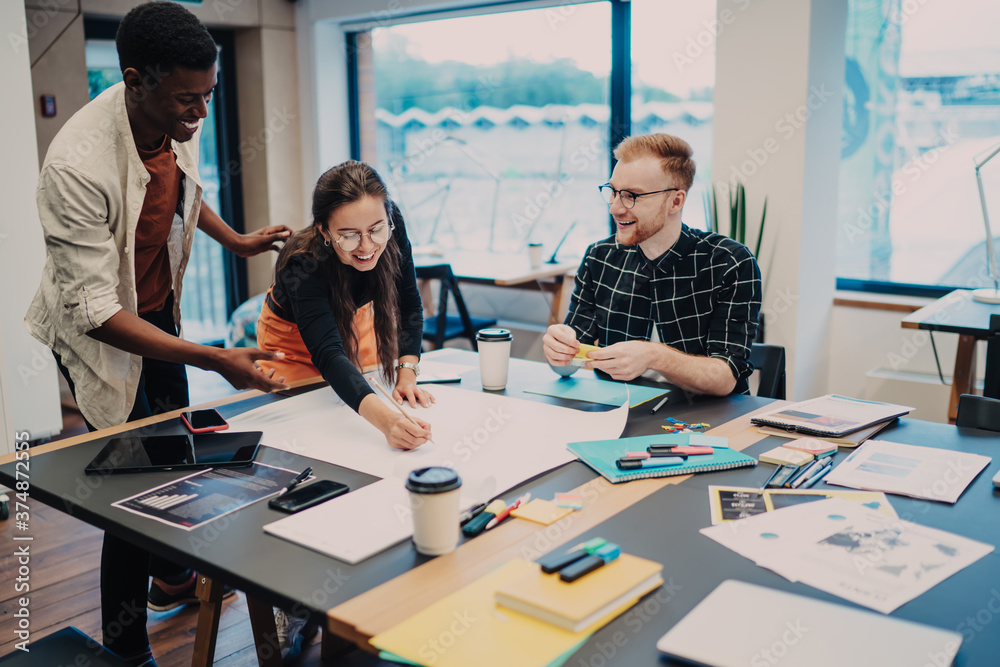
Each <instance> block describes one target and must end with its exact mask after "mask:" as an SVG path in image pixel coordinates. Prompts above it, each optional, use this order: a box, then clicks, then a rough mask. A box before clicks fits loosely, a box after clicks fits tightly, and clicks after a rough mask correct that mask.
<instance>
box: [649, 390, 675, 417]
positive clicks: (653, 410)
mask: <svg viewBox="0 0 1000 667" xmlns="http://www.w3.org/2000/svg"><path fill="white" fill-rule="evenodd" d="M669 397H670V394H667V395H666V396H664V397H663V398H661V399H660V401H659V402H658V403H657V404H656V405H654V406H653V409H652V410H650V411H649V414H651V415H655V414H656V411H657V410H659V409H660V408H662V407H663V406H664V404H666V402H667V398H669Z"/></svg>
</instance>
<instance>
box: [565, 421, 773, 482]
mask: <svg viewBox="0 0 1000 667" xmlns="http://www.w3.org/2000/svg"><path fill="white" fill-rule="evenodd" d="M699 435H700V436H701V438H698V439H696V438H695V436H699ZM678 436H683V437H684V438H685V439H687V440H688V442H684V443H680V442H673V439H675V438H677V437H678ZM704 438H712V439H714V440H720V438H713V437H712V436H705V435H701V434H699V433H679V434H673V435H669V436H663V435H644V436H639V437H635V438H619V439H618V440H591V441H589V442H571V443H569V444H568V445H567V447H568V448H569V450H570V451H571V452H573V453H574V454H576V455H577V457H579V459H580V460H581V461H583V462H584V463H586V464H587V465H588V466H590V467H591V468H593V469H594V470H596V471H597V472H598V473H600V475H601V476H602V477H604V479H606V480H608V481H609V482H611V483H612V484H617V483H619V482H630V481H632V480H634V479H646V478H648V477H671V476H674V475H690V474H692V473H700V472H711V471H713V470H729V469H730V468H743V467H748V466H755V465H757V460H756V459H755V458H753V457H752V456H747V455H746V454H742V453H740V452H737V451H735V450H732V449H729V448H722V447H716V449H715V453H714V454H709V455H705V456H690V457H688V459H687V461H685V462H684V463H681V464H678V465H672V466H669V467H664V468H644V469H641V470H619V469H618V467H617V466H616V465H615V462H616V461H617V460H618V459H619V458H621V457H622V456H624V455H625V454H626V453H628V452H635V451H644V450H645V449H646V448H647V447H649V446H650V445H654V444H657V445H658V444H671V445H680V444H691V445H695V444H703V443H702V439H704ZM721 440H725V439H724V438H721Z"/></svg>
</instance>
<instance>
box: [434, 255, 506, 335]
mask: <svg viewBox="0 0 1000 667" xmlns="http://www.w3.org/2000/svg"><path fill="white" fill-rule="evenodd" d="M416 272H417V279H418V280H439V281H441V291H440V293H439V294H438V303H437V314H436V315H434V316H433V317H428V318H427V319H425V320H424V335H423V338H424V340H426V341H429V342H430V344H431V346H432V348H433V349H435V350H436V349H439V348H441V347H443V346H444V343H445V341H447V340H451V339H452V338H460V337H464V338H468V339H469V342H470V343H471V344H472V349H473V350H475V349H477V344H476V332H477V331H479V330H480V329H485V328H487V327H492V326H494V325H496V323H497V321H496V320H491V319H484V318H476V317H471V316H470V315H469V309H468V308H466V306H465V299H464V298H463V297H462V291H461V290H460V289H459V287H458V279H456V278H455V274H454V272H453V271H452V270H451V265H450V264H435V265H434V266H418V267H416ZM449 298H451V299H452V300H454V302H455V310H456V311H458V315H448V301H449Z"/></svg>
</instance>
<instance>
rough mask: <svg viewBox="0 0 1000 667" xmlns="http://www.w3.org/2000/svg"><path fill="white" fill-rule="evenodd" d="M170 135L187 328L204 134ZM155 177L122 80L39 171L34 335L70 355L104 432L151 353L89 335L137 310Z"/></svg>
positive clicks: (75, 120)
mask: <svg viewBox="0 0 1000 667" xmlns="http://www.w3.org/2000/svg"><path fill="white" fill-rule="evenodd" d="M200 134H201V131H200V129H199V132H198V134H196V135H195V137H194V138H193V139H191V140H190V141H187V142H185V143H177V142H176V141H171V144H172V147H173V150H174V153H175V154H176V156H177V165H178V167H180V169H181V171H182V172H183V173H184V179H183V181H182V187H183V191H182V192H183V195H182V196H183V206H182V210H183V215H179V214H175V215H174V221H173V225H172V227H171V230H170V236H169V239H168V241H167V247H168V252H169V254H170V269H171V273H172V277H173V290H174V320H175V321H176V322H177V323H178V325H179V324H180V303H181V279H182V277H183V276H184V269H185V267H186V266H187V261H188V257H189V255H190V254H191V244H192V242H193V240H194V232H195V229H196V227H197V224H198V215H199V213H200V210H201V195H202V190H201V181H200V179H199V177H198V139H199V137H200ZM148 183H149V173H148V172H147V171H146V169H145V167H143V165H142V160H141V159H140V158H139V153H138V152H137V151H136V147H135V141H134V140H133V138H132V130H131V127H130V126H129V121H128V114H127V111H126V108H125V85H124V84H121V83H119V84H117V85H115V86H112V87H111V88H109V89H108V90H106V91H104V92H103V93H101V94H100V95H99V96H98V97H97V98H96V99H94V100H93V101H92V102H90V103H89V104H88V105H87V106H85V107H84V108H82V109H81V110H80V111H78V112H77V113H75V114H74V115H73V117H72V118H70V119H69V120H68V121H67V122H66V124H65V125H64V126H63V128H62V129H61V130H60V131H59V133H58V134H57V135H56V137H55V139H53V140H52V144H51V145H50V146H49V150H48V153H47V154H46V156H45V162H44V163H43V165H42V170H41V173H40V174H39V176H38V191H37V201H38V216H39V219H40V220H41V223H42V231H43V232H44V234H45V253H46V258H45V266H44V268H43V269H42V282H41V285H40V286H39V288H38V292H37V293H36V294H35V298H34V300H33V301H32V303H31V306H30V307H29V309H28V313H27V315H26V316H25V318H24V321H25V324H26V325H27V327H28V331H29V332H30V333H31V335H33V336H34V337H35V338H37V339H38V340H39V341H41V342H42V343H44V344H45V345H48V346H49V347H50V348H51V349H52V350H54V351H55V352H56V353H57V354H58V355H59V356H60V357H61V358H62V362H63V364H64V365H65V366H66V368H67V370H69V374H70V377H71V378H72V380H73V383H74V385H76V400H77V403H78V404H79V406H80V410H81V412H83V416H84V417H85V418H86V419H87V421H89V422H90V423H91V424H93V425H94V426H95V427H97V428H106V427H108V426H115V425H117V424H121V423H123V422H125V421H126V419H127V418H128V415H129V413H130V412H131V410H132V405H133V403H134V402H135V393H136V386H137V384H138V381H139V374H140V372H141V370H142V357H140V356H138V355H134V354H130V353H128V352H125V351H123V350H120V349H118V348H116V347H112V346H110V345H106V344H104V343H101V342H99V341H97V340H95V339H93V338H91V337H90V336H88V335H87V332H88V331H91V330H93V329H96V328H97V327H99V326H101V325H102V324H104V323H105V322H106V321H107V320H108V319H109V318H110V317H111V316H112V315H114V314H115V313H117V312H118V311H119V310H121V309H124V310H125V311H127V312H130V313H135V312H136V288H135V262H134V260H133V259H132V257H133V254H134V250H135V228H136V224H137V223H138V221H139V213H140V212H141V211H142V203H143V199H144V198H145V196H146V186H147V184H148Z"/></svg>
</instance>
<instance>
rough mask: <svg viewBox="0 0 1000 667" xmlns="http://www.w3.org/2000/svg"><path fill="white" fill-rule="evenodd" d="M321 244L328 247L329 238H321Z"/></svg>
mask: <svg viewBox="0 0 1000 667" xmlns="http://www.w3.org/2000/svg"><path fill="white" fill-rule="evenodd" d="M323 245H325V246H326V247H327V248H329V247H330V239H323Z"/></svg>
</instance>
